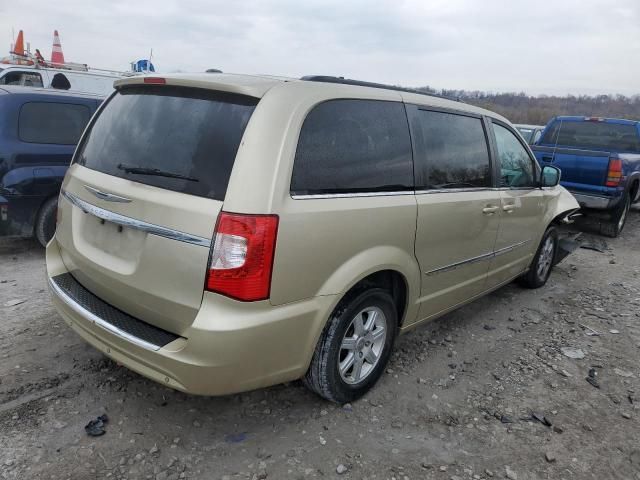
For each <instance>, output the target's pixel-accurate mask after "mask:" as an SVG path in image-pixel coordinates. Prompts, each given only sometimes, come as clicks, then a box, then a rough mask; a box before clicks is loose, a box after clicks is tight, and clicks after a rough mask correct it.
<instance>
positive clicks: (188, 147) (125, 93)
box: [75, 86, 258, 200]
mask: <svg viewBox="0 0 640 480" xmlns="http://www.w3.org/2000/svg"><path fill="white" fill-rule="evenodd" d="M257 103H258V99H257V98H253V97H247V96H243V95H235V94H229V93H223V92H216V91H209V90H201V89H187V88H180V87H168V86H161V87H160V86H158V87H149V86H144V87H139V86H136V87H129V88H125V89H123V90H121V91H119V92H118V93H116V94H115V95H114V96H113V97H111V99H110V100H108V103H107V104H106V105H105V107H104V109H103V110H102V111H101V112H100V114H99V115H98V117H97V118H96V119H95V120H94V121H93V124H92V126H91V127H90V130H89V132H88V134H87V135H85V137H84V139H83V141H82V144H81V145H80V147H79V148H78V152H77V154H76V157H75V161H76V162H77V163H78V164H80V165H84V166H85V167H87V168H91V169H93V170H98V171H100V172H103V173H107V174H109V175H113V176H116V177H122V178H126V179H128V180H132V181H135V182H140V183H144V184H146V185H152V186H155V187H160V188H165V189H168V190H173V191H176V192H181V193H187V194H190V195H197V196H201V197H207V198H213V199H216V200H223V199H224V196H225V193H226V190H227V184H228V182H229V176H230V175H231V169H232V167H233V164H234V161H235V156H236V152H237V150H238V146H239V145H240V140H241V139H242V135H243V134H244V130H245V127H246V126H247V123H248V121H249V118H250V117H251V114H252V113H253V110H254V108H255V106H256V104H257Z"/></svg>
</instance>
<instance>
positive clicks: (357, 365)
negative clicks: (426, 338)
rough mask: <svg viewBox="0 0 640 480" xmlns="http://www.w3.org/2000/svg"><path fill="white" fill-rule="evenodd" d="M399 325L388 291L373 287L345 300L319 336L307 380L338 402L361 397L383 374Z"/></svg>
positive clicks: (318, 392) (307, 384)
mask: <svg viewBox="0 0 640 480" xmlns="http://www.w3.org/2000/svg"><path fill="white" fill-rule="evenodd" d="M360 322H361V323H360ZM397 331H398V316H397V309H396V306H395V304H394V301H393V297H392V296H391V294H390V293H389V292H388V291H386V290H384V289H382V288H371V289H368V290H365V291H364V292H361V293H359V294H357V295H355V296H354V297H351V298H349V299H345V300H343V301H342V302H341V303H340V304H339V305H338V306H337V307H336V309H335V310H334V312H333V313H332V314H331V317H330V318H329V321H328V322H327V325H326V326H325V328H324V330H323V332H322V335H321V336H320V339H319V341H318V344H317V345H316V349H315V352H314V354H313V359H312V360H311V365H310V366H309V370H308V371H307V373H306V375H305V377H304V379H303V382H304V384H305V385H306V386H307V388H309V389H310V390H312V391H314V392H315V393H317V394H318V395H320V396H321V397H323V398H325V399H327V400H330V401H332V402H336V403H341V404H342V403H347V402H352V401H354V400H356V399H358V398H360V397H361V396H362V395H364V394H365V393H366V392H367V391H369V389H370V388H371V387H373V385H374V384H375V383H376V382H377V380H378V379H379V378H380V375H382V372H383V371H384V369H385V367H386V365H387V362H388V361H389V356H390V355H391V350H392V349H393V343H394V341H395V338H396V335H397Z"/></svg>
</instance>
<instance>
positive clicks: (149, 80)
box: [143, 77, 167, 85]
mask: <svg viewBox="0 0 640 480" xmlns="http://www.w3.org/2000/svg"><path fill="white" fill-rule="evenodd" d="M143 82H144V83H151V84H154V85H164V84H166V83H167V80H166V79H164V78H162V77H144V80H143Z"/></svg>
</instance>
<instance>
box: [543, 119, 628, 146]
mask: <svg viewBox="0 0 640 480" xmlns="http://www.w3.org/2000/svg"><path fill="white" fill-rule="evenodd" d="M556 142H557V144H558V145H562V146H569V147H577V148H585V149H594V150H615V151H617V152H640V138H638V129H637V127H636V126H635V125H623V124H616V123H609V122H597V121H595V122H591V121H575V120H563V121H556V122H554V123H553V124H552V125H551V126H550V127H549V128H547V130H546V131H545V132H544V136H543V137H542V140H541V141H540V143H541V144H543V145H555V144H556Z"/></svg>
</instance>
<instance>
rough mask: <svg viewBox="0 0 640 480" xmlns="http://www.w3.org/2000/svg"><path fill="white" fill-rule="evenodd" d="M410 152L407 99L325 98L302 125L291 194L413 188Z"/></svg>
mask: <svg viewBox="0 0 640 480" xmlns="http://www.w3.org/2000/svg"><path fill="white" fill-rule="evenodd" d="M411 155H412V154H411V138H410V136H409V126H408V123H407V116H406V113H405V110H404V105H403V104H401V103H397V102H384V101H377V100H331V101H328V102H324V103H321V104H320V105H318V106H316V107H315V108H314V109H313V110H312V111H311V113H309V115H308V116H307V118H306V119H305V121H304V124H303V125H302V129H301V131H300V138H299V140H298V149H297V151H296V156H295V160H294V165H293V175H292V179H291V193H293V194H301V195H304V194H331V193H359V192H384V191H388V192H390V191H399V190H407V189H412V188H413V166H412V159H411Z"/></svg>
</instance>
